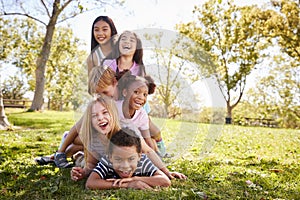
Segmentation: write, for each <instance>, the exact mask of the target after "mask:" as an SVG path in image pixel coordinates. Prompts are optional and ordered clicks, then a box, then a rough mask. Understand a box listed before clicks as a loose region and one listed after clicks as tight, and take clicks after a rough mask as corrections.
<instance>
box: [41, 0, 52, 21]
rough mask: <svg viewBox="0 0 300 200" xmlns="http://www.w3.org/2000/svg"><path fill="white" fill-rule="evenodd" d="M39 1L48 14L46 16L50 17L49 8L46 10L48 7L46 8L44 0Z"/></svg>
mask: <svg viewBox="0 0 300 200" xmlns="http://www.w3.org/2000/svg"><path fill="white" fill-rule="evenodd" d="M41 3H42V5H43V6H44V8H45V10H46V12H47V15H48V17H49V18H50V17H51V15H50V13H49V10H48V8H47V6H46V4H45V2H44V0H41Z"/></svg>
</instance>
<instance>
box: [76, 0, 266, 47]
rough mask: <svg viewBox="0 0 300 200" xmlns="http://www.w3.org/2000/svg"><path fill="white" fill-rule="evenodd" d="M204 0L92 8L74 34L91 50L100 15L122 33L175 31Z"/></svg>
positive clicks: (135, 1) (244, 0)
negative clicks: (141, 30) (96, 19)
mask: <svg viewBox="0 0 300 200" xmlns="http://www.w3.org/2000/svg"><path fill="white" fill-rule="evenodd" d="M266 1H267V0H251V1H249V0H235V2H236V3H237V4H238V5H246V4H261V3H262V2H266ZM204 2H205V0H126V1H125V4H124V7H122V8H116V7H108V8H107V9H106V11H93V12H89V13H86V14H83V15H80V16H77V17H76V18H75V19H74V20H72V21H71V23H72V27H73V31H74V34H75V35H76V36H77V37H79V38H81V39H82V40H84V41H85V42H86V44H87V50H89V49H90V37H91V26H92V23H93V21H94V19H95V18H96V17H98V16H100V15H107V16H109V17H111V18H112V19H113V21H114V23H115V26H116V27H117V30H118V32H119V33H122V32H123V31H124V30H136V29H144V28H161V29H166V30H172V31H175V25H176V24H178V23H186V22H189V21H192V20H193V19H194V17H193V14H192V11H193V9H194V6H195V5H197V6H199V5H201V4H203V3H204Z"/></svg>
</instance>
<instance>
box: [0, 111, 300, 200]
mask: <svg viewBox="0 0 300 200" xmlns="http://www.w3.org/2000/svg"><path fill="white" fill-rule="evenodd" d="M7 113H8V116H9V119H10V121H13V123H14V125H17V126H22V128H20V129H15V130H13V131H1V132H0V140H1V144H0V145H1V148H0V183H1V184H0V191H1V199H12V198H13V199H207V198H208V199H298V197H299V196H300V193H299V191H300V188H299V184H298V183H299V181H300V179H299V173H300V165H299V163H300V162H299V161H300V157H299V155H300V154H299V152H300V148H299V145H298V142H299V139H300V138H299V131H295V130H289V129H275V128H272V129H271V128H253V127H240V126H234V125H226V126H223V127H222V126H219V127H222V128H221V129H219V128H216V127H215V126H217V125H210V124H199V123H190V122H181V121H176V120H164V119H159V118H153V120H154V123H155V124H159V126H160V127H162V134H163V136H164V138H165V143H166V145H167V150H168V152H170V153H173V154H174V157H173V158H169V159H165V162H166V164H167V166H168V168H169V169H170V170H172V171H180V172H183V173H184V174H186V175H187V176H188V179H187V180H185V181H181V180H172V186H171V187H170V188H157V189H156V190H154V191H137V190H130V189H128V190H125V189H121V190H105V191H88V190H85V189H84V183H85V182H84V181H80V182H74V181H71V180H70V177H69V176H70V169H58V168H55V167H53V166H51V165H49V166H38V165H36V164H35V163H34V161H33V159H34V158H35V157H37V156H41V155H45V154H51V153H53V152H54V151H55V150H56V148H57V145H58V144H59V141H60V137H61V135H62V133H63V132H64V131H65V130H68V129H69V128H70V127H71V126H72V125H73V123H74V118H73V114H74V113H73V112H54V111H51V112H50V111H47V112H43V113H40V112H34V113H28V112H27V113H23V112H19V111H18V112H16V111H15V110H7ZM212 130H218V133H216V134H217V135H218V137H215V138H214V139H213V140H211V139H212V137H213V135H214V134H215V133H214V132H212ZM206 141H210V142H211V143H210V146H211V149H210V153H206V154H203V153H204V149H203V148H201V147H203V143H204V142H206ZM173 147H174V148H173Z"/></svg>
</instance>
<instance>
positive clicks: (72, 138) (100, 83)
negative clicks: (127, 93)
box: [35, 66, 117, 168]
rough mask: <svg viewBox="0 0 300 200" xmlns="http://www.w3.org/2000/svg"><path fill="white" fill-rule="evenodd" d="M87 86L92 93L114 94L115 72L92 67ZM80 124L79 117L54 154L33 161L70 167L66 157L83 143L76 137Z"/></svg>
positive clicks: (77, 149) (81, 146)
mask: <svg viewBox="0 0 300 200" xmlns="http://www.w3.org/2000/svg"><path fill="white" fill-rule="evenodd" d="M89 81H90V82H89V86H90V87H89V88H90V93H91V94H92V95H94V94H95V93H103V94H105V95H107V96H110V97H112V96H114V95H115V94H114V93H115V91H117V90H116V86H117V80H116V77H115V72H114V71H112V70H111V69H110V68H109V67H102V66H98V67H94V68H92V70H91V73H90V76H89ZM81 125H82V119H80V120H79V121H78V122H77V123H76V124H75V125H74V126H73V127H72V128H71V129H70V131H69V132H65V133H64V136H63V139H62V141H61V144H60V146H59V149H58V150H57V152H56V153H55V154H54V155H51V156H43V157H39V158H37V159H35V161H36V162H37V163H38V164H40V165H44V164H48V163H53V162H54V163H55V165H56V166H57V167H59V168H68V167H72V164H71V163H69V162H68V161H67V157H71V156H72V155H74V154H75V153H76V152H78V151H82V150H83V144H82V141H81V140H80V138H79V137H78V133H79V130H80V128H81Z"/></svg>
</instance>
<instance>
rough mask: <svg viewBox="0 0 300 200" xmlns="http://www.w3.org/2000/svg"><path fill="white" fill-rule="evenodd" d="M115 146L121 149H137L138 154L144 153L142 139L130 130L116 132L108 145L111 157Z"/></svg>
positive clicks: (123, 129) (124, 129)
mask: <svg viewBox="0 0 300 200" xmlns="http://www.w3.org/2000/svg"><path fill="white" fill-rule="evenodd" d="M114 146H119V147H132V146H135V147H136V151H137V152H138V153H141V152H142V145H141V139H140V137H139V136H138V135H137V134H136V133H135V132H134V131H133V130H131V129H129V128H122V129H120V130H119V131H118V132H116V133H115V134H114V135H113V136H112V137H111V138H110V143H109V145H108V154H109V155H111V154H112V152H113V148H114Z"/></svg>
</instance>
